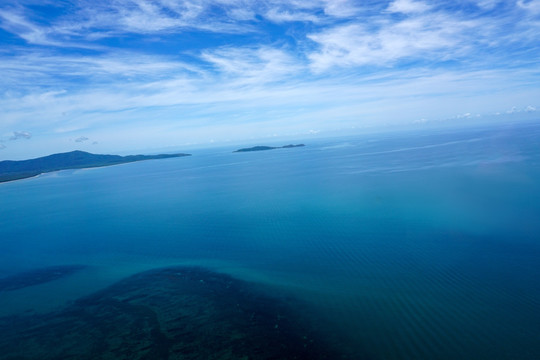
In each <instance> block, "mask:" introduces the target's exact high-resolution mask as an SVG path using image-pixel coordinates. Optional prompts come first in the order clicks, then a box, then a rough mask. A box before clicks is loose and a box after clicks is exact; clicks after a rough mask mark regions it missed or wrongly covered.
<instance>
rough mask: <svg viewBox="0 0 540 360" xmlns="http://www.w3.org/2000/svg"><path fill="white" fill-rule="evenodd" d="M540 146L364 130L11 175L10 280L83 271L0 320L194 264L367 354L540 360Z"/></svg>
mask: <svg viewBox="0 0 540 360" xmlns="http://www.w3.org/2000/svg"><path fill="white" fill-rule="evenodd" d="M539 139H540V125H536V124H527V125H507V126H497V127H492V128H487V129H467V130H454V131H449V130H447V131H444V132H443V131H440V132H435V131H429V132H428V131H424V132H411V133H395V134H376V135H363V136H356V137H347V138H332V139H323V140H321V139H318V140H303V141H302V142H305V143H306V145H307V146H306V147H304V148H294V149H278V150H272V151H263V152H251V153H232V150H234V149H233V148H223V149H208V150H204V151H199V152H197V151H193V156H192V157H189V158H177V159H166V160H155V161H148V162H140V163H133V164H125V165H121V166H113V167H107V168H98V169H89V170H76V171H62V172H57V173H51V174H45V175H42V176H40V177H38V178H32V179H26V180H22V181H16V182H11V183H3V184H0V199H1V202H2V206H1V208H0V239H1V241H0V274H2V275H4V276H9V275H13V274H17V273H19V272H23V271H29V270H32V269H35V268H41V267H45V266H55V265H69V264H80V265H86V266H88V267H87V268H85V269H83V270H81V271H79V272H78V273H76V274H72V275H70V276H67V277H64V278H62V279H58V280H55V281H51V282H49V283H44V284H39V285H35V286H29V287H26V288H23V289H19V290H15V291H9V292H3V293H0V315H10V314H17V313H28V312H29V311H31V312H47V311H50V310H51V309H55V308H57V307H59V306H62V305H63V304H65V303H66V302H67V301H72V300H75V299H76V298H78V297H80V296H83V295H88V294H89V293H92V292H93V291H96V290H99V289H102V288H103V287H105V286H107V285H109V284H111V283H113V282H115V281H117V280H119V279H121V278H124V277H126V276H129V275H131V274H134V273H136V272H140V271H143V270H147V269H152V268H156V267H163V266H168V265H179V264H183V265H198V266H204V267H207V268H211V269H215V270H217V271H220V272H224V273H228V274H231V275H233V276H234V277H237V278H240V279H245V280H249V281H252V282H255V283H261V284H265V285H267V286H271V287H273V288H274V289H275V291H276V292H283V293H287V294H291V295H294V296H295V297H297V298H299V299H302V300H305V301H307V302H308V303H309V304H310V306H312V307H313V308H314V309H317V314H318V315H317V316H319V317H320V320H321V321H322V322H321V324H322V323H324V324H325V326H327V327H328V329H327V331H328V332H329V333H332V334H337V336H338V337H339V338H340V339H341V342H340V346H342V347H344V348H347V351H350V352H353V353H357V354H359V357H360V356H362V357H369V358H373V359H419V358H425V359H434V358H438V359H463V358H474V359H509V358H510V359H511V358H513V359H538V358H540V345H538V344H540V325H539V324H540V311H539V309H540V282H539V281H538V278H539V276H540V242H539V241H538V239H537V238H538V234H540V147H539V145H540V140H539ZM280 145H283V144H280ZM239 147H240V146H239ZM299 311H301V309H299ZM327 321H328V322H330V324H331V325H326V324H327ZM360 354H361V355H360Z"/></svg>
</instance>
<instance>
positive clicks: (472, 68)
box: [0, 0, 540, 159]
mask: <svg viewBox="0 0 540 360" xmlns="http://www.w3.org/2000/svg"><path fill="white" fill-rule="evenodd" d="M539 40H540V0H529V1H526V0H517V1H498V0H458V1H454V2H452V3H451V4H448V3H447V2H442V1H414V0H395V1H366V2H359V1H347V0H335V1H330V0H314V1H284V0H269V1H265V2H259V1H246V0H203V1H195V0H178V1H175V0H154V1H142V0H116V1H113V2H109V1H101V0H98V1H87V0H73V1H67V0H65V1H52V0H41V1H38V0H6V1H4V2H2V4H1V5H0V44H1V45H2V46H1V50H0V71H1V72H2V82H1V83H0V109H1V114H0V159H8V158H9V159H22V158H29V157H36V156H42V155H46V154H50V153H54V152H63V151H69V150H73V149H75V148H77V149H80V150H84V151H90V152H94V153H104V152H109V153H110V152H121V151H126V150H129V149H145V148H148V149H150V148H164V147H174V146H190V145H194V144H210V143H212V142H223V141H227V140H230V141H242V140H246V139H250V138H265V137H274V136H275V137H283V136H290V135H294V136H298V137H300V136H310V135H311V134H325V133H331V132H335V131H338V130H342V131H343V129H350V128H353V127H354V128H356V129H358V128H377V127H382V126H384V127H388V128H392V127H393V126H403V125H407V124H419V123H426V122H432V121H440V120H447V121H450V122H451V121H454V120H460V121H463V120H465V121H469V120H470V121H474V119H478V118H484V119H490V118H491V117H492V118H493V119H496V118H497V114H512V118H514V119H517V120H519V119H521V118H530V117H531V114H534V116H536V114H538V110H537V109H540V103H539V100H538V99H540V86H539V84H540V81H539V80H540V67H539V64H540V59H539V55H540V51H539V50H540V41H539Z"/></svg>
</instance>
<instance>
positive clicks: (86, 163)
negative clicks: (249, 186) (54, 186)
mask: <svg viewBox="0 0 540 360" xmlns="http://www.w3.org/2000/svg"><path fill="white" fill-rule="evenodd" d="M181 156H190V154H161V155H128V156H120V155H98V154H91V153H87V152H84V151H78V150H77V151H71V152H66V153H61V154H53V155H49V156H44V157H40V158H36V159H29V160H20V161H11V160H5V161H0V182H5V181H11V180H18V179H24V178H28V177H32V176H36V175H39V174H42V173H46V172H51V171H58V170H67V169H82V168H90V167H101V166H110V165H118V164H124V163H130V162H135V161H143V160H152V159H166V158H173V157H181Z"/></svg>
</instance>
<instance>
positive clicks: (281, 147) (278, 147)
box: [233, 144, 305, 152]
mask: <svg viewBox="0 0 540 360" xmlns="http://www.w3.org/2000/svg"><path fill="white" fill-rule="evenodd" d="M302 146H305V145H304V144H297V145H293V144H289V145H285V146H277V147H276V146H254V147H250V148H243V149H238V150H235V151H233V152H249V151H264V150H274V149H289V148H295V147H302Z"/></svg>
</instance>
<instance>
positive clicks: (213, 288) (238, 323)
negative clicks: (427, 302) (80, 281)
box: [0, 267, 344, 360]
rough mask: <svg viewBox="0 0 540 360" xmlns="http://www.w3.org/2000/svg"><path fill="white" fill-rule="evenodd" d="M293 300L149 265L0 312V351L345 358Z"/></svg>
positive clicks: (60, 355) (191, 271)
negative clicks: (92, 288) (54, 302)
mask: <svg viewBox="0 0 540 360" xmlns="http://www.w3.org/2000/svg"><path fill="white" fill-rule="evenodd" d="M293 303H294V305H293ZM298 306H300V304H299V303H295V301H293V300H290V301H288V300H287V299H286V298H282V297H281V298H279V297H276V296H272V295H271V294H268V293H267V292H265V291H263V290H261V289H258V288H256V287H255V286H254V285H253V284H250V283H248V282H244V281H240V280H237V279H234V278H232V277H230V276H228V275H223V274H219V273H214V272H210V271H207V270H204V269H200V268H191V267H189V268H186V267H182V268H167V269H159V270H153V271H149V272H144V273H141V274H137V275H134V276H132V277H129V278H127V279H125V280H122V281H120V282H119V283H117V284H115V285H113V286H111V287H109V288H107V289H105V290H103V291H100V292H98V293H95V294H93V295H91V296H88V297H85V298H82V299H80V300H77V301H76V302H75V303H73V304H71V305H69V306H68V307H67V308H65V309H63V310H61V311H58V312H54V313H50V314H45V315H39V314H33V315H25V316H17V317H8V318H2V319H0V349H2V353H1V354H0V358H1V359H245V360H247V359H315V360H317V359H340V358H344V356H343V355H341V354H339V353H338V352H337V351H336V349H335V348H331V347H330V345H329V341H328V339H327V338H325V337H323V335H322V332H321V331H320V330H321V329H319V328H318V327H317V326H316V325H315V324H314V323H313V322H312V321H309V320H307V317H306V316H304V315H305V314H303V313H302V308H301V307H298Z"/></svg>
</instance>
